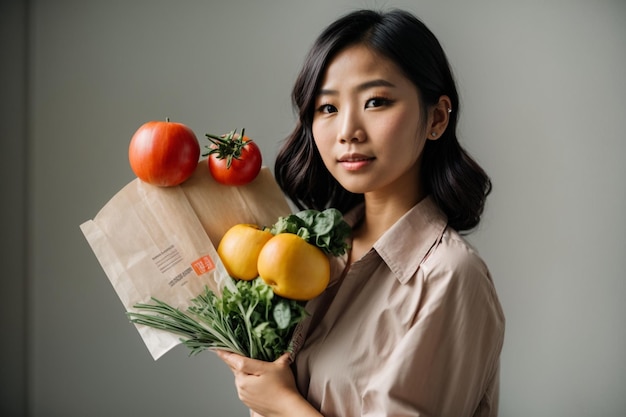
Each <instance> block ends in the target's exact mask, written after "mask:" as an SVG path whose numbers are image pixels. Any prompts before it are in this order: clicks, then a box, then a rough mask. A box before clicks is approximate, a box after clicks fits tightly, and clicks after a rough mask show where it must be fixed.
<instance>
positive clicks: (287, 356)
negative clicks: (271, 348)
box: [274, 352, 291, 366]
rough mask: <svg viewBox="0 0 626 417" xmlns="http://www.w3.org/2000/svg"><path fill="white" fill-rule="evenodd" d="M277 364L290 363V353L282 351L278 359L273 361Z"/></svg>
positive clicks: (287, 364)
mask: <svg viewBox="0 0 626 417" xmlns="http://www.w3.org/2000/svg"><path fill="white" fill-rule="evenodd" d="M274 363H275V364H277V365H285V366H289V365H291V354H290V353H289V352H286V353H283V354H282V355H281V356H280V357H279V358H278V359H276V360H275V361H274Z"/></svg>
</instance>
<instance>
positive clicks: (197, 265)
mask: <svg viewBox="0 0 626 417" xmlns="http://www.w3.org/2000/svg"><path fill="white" fill-rule="evenodd" d="M191 267H192V268H193V270H194V271H196V275H202V274H206V273H207V272H209V271H212V270H214V269H215V263H214V262H213V259H211V257H210V256H209V255H205V256H203V257H202V258H200V259H198V260H196V261H193V262H192V263H191Z"/></svg>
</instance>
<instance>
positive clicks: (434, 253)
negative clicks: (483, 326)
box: [420, 227, 495, 296]
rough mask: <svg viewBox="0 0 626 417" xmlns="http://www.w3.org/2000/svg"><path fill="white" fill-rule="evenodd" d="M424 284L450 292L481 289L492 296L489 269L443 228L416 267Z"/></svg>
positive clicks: (466, 244) (458, 237)
mask: <svg viewBox="0 0 626 417" xmlns="http://www.w3.org/2000/svg"><path fill="white" fill-rule="evenodd" d="M420 270H421V274H420V275H421V276H422V279H423V280H424V281H425V283H427V284H431V285H432V284H436V283H439V284H444V285H447V286H450V287H451V288H457V289H463V290H464V291H465V290H467V289H468V288H470V287H471V288H474V289H478V288H482V289H483V290H485V291H487V292H489V293H492V294H491V295H492V296H495V290H494V287H493V282H492V278H491V273H490V271H489V268H488V266H487V264H486V263H485V261H484V260H483V258H482V257H481V256H480V254H479V253H478V251H477V250H476V249H475V248H474V247H473V246H472V245H471V244H470V243H469V242H468V241H467V240H466V239H465V238H463V236H461V235H460V234H459V233H458V232H457V231H455V230H454V229H452V228H450V227H447V228H446V230H445V231H444V233H443V234H442V235H441V238H440V239H439V241H438V242H437V244H436V245H435V246H433V248H432V249H431V251H430V253H429V254H428V255H427V257H426V259H424V262H423V263H422V264H421V265H420Z"/></svg>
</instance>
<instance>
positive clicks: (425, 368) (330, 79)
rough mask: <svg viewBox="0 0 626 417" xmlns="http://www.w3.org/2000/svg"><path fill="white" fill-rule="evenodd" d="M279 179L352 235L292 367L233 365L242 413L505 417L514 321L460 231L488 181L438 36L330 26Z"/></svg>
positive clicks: (297, 95)
mask: <svg viewBox="0 0 626 417" xmlns="http://www.w3.org/2000/svg"><path fill="white" fill-rule="evenodd" d="M293 100H294V104H295V105H296V106H297V108H298V110H299V122H298V125H297V126H296V129H295V130H294V132H293V133H292V135H291V136H290V137H289V138H287V140H286V141H285V143H284V144H283V146H282V148H281V150H280V152H279V154H278V156H277V159H276V167H275V173H276V178H277V181H278V182H279V184H280V185H281V187H282V188H283V190H284V192H285V193H286V194H287V195H288V196H289V197H290V198H291V199H292V201H293V202H294V203H295V204H296V205H297V206H298V207H299V208H315V209H323V208H326V207H335V208H338V209H340V210H342V212H344V213H346V215H345V217H346V221H348V222H349V223H350V224H351V225H352V226H353V234H352V237H351V250H350V253H349V254H348V255H346V257H344V258H339V259H333V262H334V263H335V264H334V266H333V268H334V272H335V273H334V277H333V282H332V284H331V285H330V286H329V288H328V289H327V290H326V292H325V293H324V294H322V295H321V296H319V297H318V298H316V299H314V300H312V301H310V302H309V304H308V306H307V308H308V310H309V311H311V312H312V316H311V317H310V319H309V320H308V321H307V322H306V323H305V325H304V326H303V327H302V328H301V329H299V334H298V337H296V338H295V339H294V341H295V344H296V346H295V348H296V352H295V354H294V355H293V361H292V360H291V359H290V356H288V355H284V356H283V357H281V358H280V359H278V360H277V361H276V362H273V363H267V362H259V361H255V360H251V359H248V358H243V357H240V356H237V355H234V354H229V353H224V352H220V353H219V355H220V357H221V358H222V359H223V360H224V361H225V362H226V363H227V364H228V365H229V366H230V367H231V368H232V370H233V372H234V374H235V380H236V385H237V389H238V392H239V396H240V398H241V400H242V401H243V402H244V403H245V404H246V405H248V406H249V407H250V409H251V410H252V411H253V412H254V413H258V414H259V415H263V416H265V417H271V416H298V417H305V416H320V415H322V416H326V417H330V416H342V417H348V416H438V417H446V416H451V417H463V416H495V415H497V408H498V393H499V390H498V388H499V357H500V351H501V348H502V343H503V336H504V316H503V313H502V309H501V307H500V304H499V302H498V298H497V295H496V292H495V289H494V286H493V283H492V281H491V278H490V275H489V271H488V269H487V267H486V266H485V264H484V262H483V261H482V260H481V258H480V257H479V255H478V254H477V253H476V252H475V250H474V249H473V248H472V247H470V246H469V245H468V243H467V242H466V241H465V240H464V239H463V238H462V237H461V235H460V233H462V232H466V231H469V230H471V229H473V228H474V227H475V226H476V225H477V224H478V223H479V221H480V216H481V214H482V211H483V207H484V203H485V199H486V196H487V195H488V194H489V192H490V189H491V183H490V180H489V178H488V177H487V175H486V174H485V172H484V171H483V170H482V169H481V168H480V167H479V166H478V165H477V164H476V162H475V161H473V160H472V159H471V158H470V157H469V155H468V154H467V153H466V152H465V151H464V150H463V149H462V148H461V146H460V145H459V143H458V140H457V138H456V124H457V117H458V113H459V100H458V95H457V92H456V87H455V84H454V80H453V77H452V74H451V71H450V68H449V65H448V62H447V59H446V56H445V54H444V52H443V50H442V48H441V46H440V44H439V42H438V41H437V40H436V38H435V37H434V35H433V34H432V33H431V32H430V31H429V30H428V29H427V28H426V27H425V26H424V25H423V23H421V22H420V21H419V20H418V19H416V18H415V17H414V16H412V15H411V14H409V13H407V12H404V11H398V10H395V11H391V12H388V13H378V12H374V11H368V10H363V11H357V12H354V13H351V14H349V15H347V16H344V17H342V18H340V19H339V20H337V21H336V22H334V23H333V24H331V25H330V26H329V27H328V28H327V29H326V30H325V31H324V32H323V33H322V34H321V35H320V37H319V38H318V39H317V41H316V42H315V44H314V46H313V47H312V49H311V51H310V52H309V55H308V56H307V58H306V61H305V64H304V67H303V69H302V71H301V73H300V75H299V77H298V79H297V81H296V84H295V87H294V91H293Z"/></svg>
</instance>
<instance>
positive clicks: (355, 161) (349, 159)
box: [338, 153, 374, 171]
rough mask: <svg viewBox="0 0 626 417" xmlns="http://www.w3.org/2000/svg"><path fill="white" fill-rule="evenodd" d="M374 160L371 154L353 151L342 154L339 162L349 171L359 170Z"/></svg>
mask: <svg viewBox="0 0 626 417" xmlns="http://www.w3.org/2000/svg"><path fill="white" fill-rule="evenodd" d="M373 160H374V157H371V156H367V155H362V154H356V153H351V154H346V155H343V156H341V158H339V160H338V162H339V164H340V165H341V166H343V167H344V168H345V169H346V170H348V171H358V170H360V169H363V168H365V167H366V166H368V165H369V164H370V163H372V161H373Z"/></svg>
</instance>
